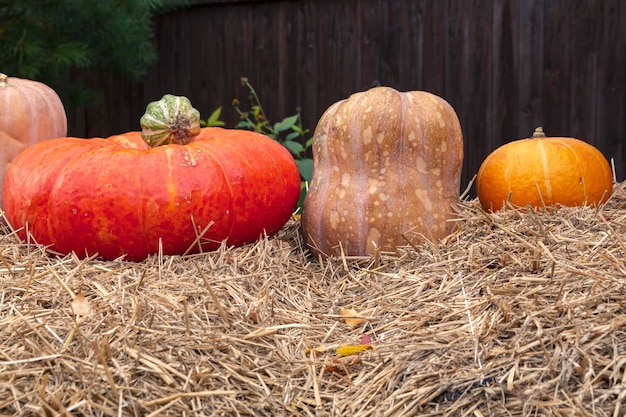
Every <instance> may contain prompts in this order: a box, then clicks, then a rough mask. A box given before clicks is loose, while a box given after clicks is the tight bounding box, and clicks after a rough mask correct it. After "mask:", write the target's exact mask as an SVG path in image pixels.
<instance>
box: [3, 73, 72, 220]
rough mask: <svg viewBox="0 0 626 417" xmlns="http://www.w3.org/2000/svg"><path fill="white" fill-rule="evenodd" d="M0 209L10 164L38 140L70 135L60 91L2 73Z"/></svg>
mask: <svg viewBox="0 0 626 417" xmlns="http://www.w3.org/2000/svg"><path fill="white" fill-rule="evenodd" d="M0 109H2V111H0V208H2V207H3V203H2V192H1V190H2V188H3V187H4V177H5V174H6V170H7V166H8V165H9V163H10V162H11V161H12V160H13V158H15V157H16V156H17V154H19V153H20V152H22V151H23V150H24V149H26V148H27V147H28V146H30V145H34V144H35V143H39V142H42V141H44V140H48V139H54V138H58V137H62V136H66V135H67V118H66V115H65V109H64V108H63V103H62V102H61V99H60V98H59V96H58V95H57V93H56V92H55V91H54V90H53V89H52V88H50V87H48V86H47V85H45V84H43V83H40V82H38V81H32V80H25V79H21V78H15V77H7V76H6V75H4V74H2V73H0Z"/></svg>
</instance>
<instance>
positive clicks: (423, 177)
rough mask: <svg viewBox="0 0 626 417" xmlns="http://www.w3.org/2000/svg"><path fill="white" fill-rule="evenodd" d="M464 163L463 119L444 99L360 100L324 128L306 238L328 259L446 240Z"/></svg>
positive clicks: (341, 105)
mask: <svg viewBox="0 0 626 417" xmlns="http://www.w3.org/2000/svg"><path fill="white" fill-rule="evenodd" d="M462 162H463V138H462V134H461V127H460V124H459V120H458V118H457V116H456V113H455V112H454V110H453V108H452V107H451V106H450V105H449V104H448V103H447V102H446V101H445V100H443V99H442V98H440V97H437V96H436V95H434V94H431V93H427V92H424V91H410V92H398V91H396V90H394V89H392V88H389V87H376V88H373V89H370V90H368V91H365V92H360V93H356V94H353V95H351V96H350V97H349V98H347V99H346V100H342V101H339V102H337V103H335V104H333V105H332V106H330V108H328V109H327V110H326V112H325V113H324V114H323V115H322V117H321V118H320V121H319V123H318V125H317V127H316V130H315V133H314V137H313V163H314V170H313V177H312V179H311V183H310V185H309V189H308V192H307V195H306V197H305V200H304V204H303V208H302V230H303V233H304V238H305V240H306V242H307V243H308V245H309V247H310V248H311V249H312V250H313V251H314V252H316V253H320V254H323V255H340V254H342V253H343V254H346V255H367V254H374V253H376V252H377V251H379V250H395V248H396V247H397V246H400V245H406V244H407V241H410V242H415V243H417V242H420V241H423V239H424V238H425V239H429V240H432V241H436V240H438V239H440V238H443V237H445V236H446V235H448V234H449V233H450V232H451V230H452V228H453V223H452V222H450V221H449V219H450V217H451V215H452V207H453V205H454V204H456V203H457V202H458V201H459V190H460V181H461V166H462Z"/></svg>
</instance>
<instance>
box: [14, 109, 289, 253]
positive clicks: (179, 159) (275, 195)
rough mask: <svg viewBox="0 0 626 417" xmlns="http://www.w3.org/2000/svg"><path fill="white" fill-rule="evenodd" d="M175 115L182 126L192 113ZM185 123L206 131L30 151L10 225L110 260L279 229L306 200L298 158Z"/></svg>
mask: <svg viewBox="0 0 626 417" xmlns="http://www.w3.org/2000/svg"><path fill="white" fill-rule="evenodd" d="M172 109H173V110H172V111H175V112H178V114H177V115H176V117H174V119H176V120H177V123H178V122H181V120H182V119H181V118H179V117H178V116H181V117H183V118H186V116H187V115H188V113H190V110H185V109H182V110H181V109H176V108H174V107H172ZM149 112H150V107H149ZM174 119H172V120H174ZM192 124H193V123H192ZM181 126H183V127H185V126H186V127H187V133H189V132H192V133H194V132H196V131H197V132H199V134H198V135H197V136H193V135H191V136H189V135H186V133H185V134H181V135H177V134H174V135H173V137H174V138H181V137H185V140H184V141H182V142H180V143H169V144H163V145H162V146H157V147H150V146H149V145H148V144H147V143H146V141H145V140H144V139H143V138H142V135H141V132H130V133H126V134H123V135H118V136H112V137H109V138H107V139H101V138H92V139H79V138H59V139H54V140H50V141H46V142H42V143H39V144H37V145H34V146H31V147H29V148H28V149H26V150H25V151H24V152H22V153H21V154H20V155H19V156H18V157H17V158H16V159H15V160H14V161H13V163H12V164H11V165H10V167H9V170H8V172H7V176H6V184H5V188H4V199H5V206H6V215H7V218H8V220H9V222H10V223H11V225H12V226H13V227H14V228H15V229H19V236H20V237H21V238H23V239H26V238H27V233H28V234H30V235H31V236H32V238H33V239H34V240H35V241H37V242H38V243H41V244H43V245H49V246H50V248H51V249H52V250H54V251H57V252H61V253H70V252H75V253H76V254H77V255H78V256H86V255H94V254H96V253H97V254H98V255H99V256H100V257H102V258H104V259H115V258H118V257H120V256H123V255H125V257H126V259H129V260H141V259H144V258H145V257H147V256H148V255H150V254H154V253H157V252H158V251H159V250H160V248H161V249H162V253H163V254H166V255H168V254H183V253H186V252H188V251H189V252H198V251H207V250H212V249H215V248H217V247H219V246H220V244H221V242H222V241H224V240H226V242H227V244H229V245H242V244H244V243H248V242H252V241H254V240H256V239H258V238H259V237H260V236H261V235H263V234H267V235H272V234H274V233H276V232H277V231H278V230H279V229H280V228H281V227H282V226H283V225H284V224H285V222H286V221H287V220H288V219H289V217H290V215H291V214H292V212H293V210H294V209H295V206H296V204H297V202H298V198H299V195H300V175H299V172H298V168H297V166H296V164H295V161H294V159H293V157H292V156H291V155H290V153H289V152H288V151H287V150H286V149H285V148H283V147H282V146H281V145H280V144H278V143H277V142H275V141H274V140H272V139H270V138H269V137H267V136H264V135H261V134H257V133H254V132H249V131H242V130H226V129H221V128H203V129H199V127H198V128H196V127H195V124H194V125H193V126H191V128H189V127H190V126H189V125H188V124H185V122H183V123H182V125H181ZM179 127H180V126H179ZM174 130H175V129H174ZM183 130H184V129H183ZM150 137H152V136H150ZM174 142H176V141H174ZM184 143H186V144H184Z"/></svg>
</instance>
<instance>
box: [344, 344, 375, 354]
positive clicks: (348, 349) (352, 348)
mask: <svg viewBox="0 0 626 417" xmlns="http://www.w3.org/2000/svg"><path fill="white" fill-rule="evenodd" d="M370 349H372V350H373V349H374V346H372V345H369V344H368V345H343V346H339V347H338V348H337V355H341V356H350V355H354V354H355V353H359V352H365V351H366V350H370Z"/></svg>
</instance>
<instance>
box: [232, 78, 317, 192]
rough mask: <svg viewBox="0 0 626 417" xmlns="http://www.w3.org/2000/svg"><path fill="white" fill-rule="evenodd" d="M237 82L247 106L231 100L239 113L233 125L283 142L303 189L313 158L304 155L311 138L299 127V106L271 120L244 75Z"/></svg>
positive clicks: (310, 174)
mask: <svg viewBox="0 0 626 417" xmlns="http://www.w3.org/2000/svg"><path fill="white" fill-rule="evenodd" d="M241 85H242V86H244V87H246V88H247V89H248V92H249V94H248V100H249V102H250V108H249V109H247V110H245V109H243V108H242V107H241V103H240V102H239V100H238V99H234V100H233V103H232V104H233V107H234V108H235V110H236V111H237V113H238V114H239V122H238V123H237V124H236V125H235V127H236V128H238V129H247V130H253V131H255V132H259V133H262V134H264V135H267V136H269V137H271V138H272V139H274V140H275V141H277V142H278V143H280V144H281V145H283V146H284V147H285V148H287V149H288V150H289V152H291V154H292V155H293V157H294V159H295V160H296V164H297V165H298V169H299V170H300V176H301V177H302V180H303V188H305V187H306V184H305V183H306V182H309V181H310V180H311V176H312V175H313V160H312V159H311V158H309V157H308V156H307V153H308V152H307V151H308V150H309V149H310V148H311V144H312V142H313V138H307V135H308V134H309V129H305V128H303V127H302V118H301V115H300V113H301V111H302V110H301V109H300V108H297V109H296V114H294V115H291V116H288V117H285V118H284V119H283V120H281V121H280V122H276V123H272V122H271V121H270V120H269V119H268V118H267V116H266V114H265V111H264V110H263V105H262V104H261V100H259V96H258V95H257V93H256V90H255V89H254V87H253V86H252V84H250V81H249V80H248V79H247V78H246V77H242V78H241Z"/></svg>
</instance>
